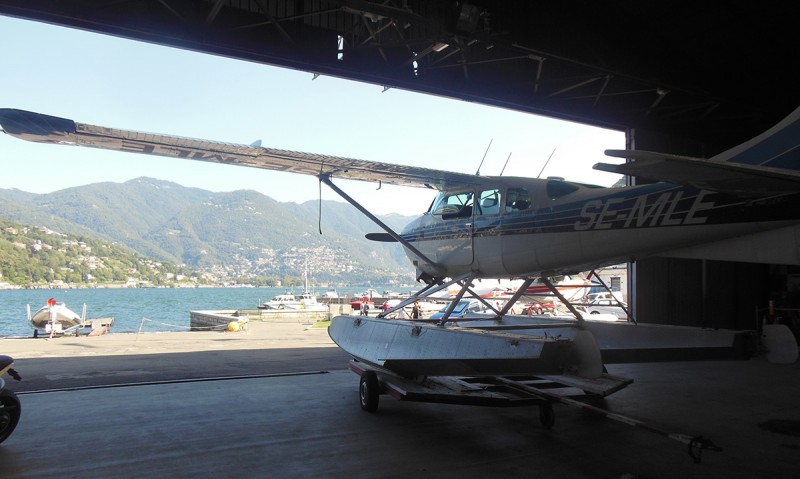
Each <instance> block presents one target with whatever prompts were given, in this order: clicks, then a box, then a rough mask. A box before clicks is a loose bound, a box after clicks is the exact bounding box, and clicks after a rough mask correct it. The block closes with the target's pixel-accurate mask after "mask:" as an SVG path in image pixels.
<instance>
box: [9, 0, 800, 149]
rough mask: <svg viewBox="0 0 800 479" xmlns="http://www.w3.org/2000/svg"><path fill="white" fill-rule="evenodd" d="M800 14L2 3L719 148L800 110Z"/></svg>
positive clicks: (509, 0) (582, 4) (614, 4)
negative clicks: (798, 24)
mask: <svg viewBox="0 0 800 479" xmlns="http://www.w3.org/2000/svg"><path fill="white" fill-rule="evenodd" d="M792 10H793V8H792V6H791V3H790V2H781V3H780V4H778V3H777V2H776V3H775V4H772V3H771V2H753V1H741V0H729V1H727V2H723V3H718V2H685V1H678V2H642V1H609V2H600V1H591V0H584V1H578V0H572V1H570V0H560V1H528V0H495V1H491V0H469V1H454V0H379V1H378V0H376V1H368V0H116V1H109V0H55V1H54V0H0V14H4V15H9V16H15V17H20V18H26V19H32V20H39V21H44V22H48V23H52V24H59V25H64V26H69V27H76V28H81V29H85V30H90V31H94V32H100V33H107V34H112V35H117V36H120V37H126V38H131V39H136V40H143V41H147V42H152V43H157V44H163V45H170V46H175V47H179V48H186V49H190V50H195V51H201V52H207V53H211V54H217V55H224V56H227V57H232V58H240V59H244V60H249V61H254V62H260V63H265V64H271V65H276V66H281V67H288V68H294V69H299V70H304V71H309V72H314V73H318V74H323V75H332V76H337V77H342V78H348V79H353V80H359V81H365V82H369V83H374V84H377V85H382V86H384V87H386V88H402V89H407V90H412V91H419V92H426V93H430V94H435V95H441V96H445V97H452V98H459V99H462V100H467V101H472V102H479V103H485V104H488V105H496V106H500V107H504V108H509V109H514V110H518V111H522V112H529V113H534V114H541V115H546V116H550V117H555V118H560V119H566V120H571V121H578V122H582V123H588V124H592V125H597V126H603V127H609V128H619V129H624V128H640V129H647V130H652V131H658V132H659V133H661V134H664V135H671V136H676V137H688V138H691V139H692V140H694V141H697V142H701V143H706V144H708V145H711V146H710V147H709V149H710V150H711V151H714V150H717V149H721V148H723V147H728V146H731V145H733V144H735V143H738V142H740V141H743V140H745V139H747V138H749V137H751V136H753V135H755V134H757V133H760V132H761V131H763V130H764V129H766V128H768V127H769V126H771V125H772V124H774V123H776V122H777V121H779V120H780V119H781V118H782V117H783V116H785V115H786V114H788V113H789V112H790V111H791V110H793V109H794V108H795V107H796V106H798V105H800V89H798V88H797V85H798V84H800V69H797V68H792V67H791V66H787V65H791V63H792V61H793V60H794V57H795V56H796V54H797V53H796V47H795V45H796V40H795V38H794V33H793V32H794V28H795V18H796V17H795V15H793V12H792ZM6 48H8V46H6ZM239 87H240V86H239V85H228V86H225V85H223V86H221V88H239Z"/></svg>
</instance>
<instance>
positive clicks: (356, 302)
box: [350, 296, 375, 311]
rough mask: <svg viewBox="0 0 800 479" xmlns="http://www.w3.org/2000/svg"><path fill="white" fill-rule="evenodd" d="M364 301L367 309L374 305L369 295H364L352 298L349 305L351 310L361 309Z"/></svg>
mask: <svg viewBox="0 0 800 479" xmlns="http://www.w3.org/2000/svg"><path fill="white" fill-rule="evenodd" d="M364 303H366V304H367V306H368V307H369V309H372V308H374V307H375V303H373V302H372V299H371V298H370V297H369V296H364V297H362V298H354V299H353V300H352V301H350V307H351V308H353V311H361V306H362V305H363V304H364Z"/></svg>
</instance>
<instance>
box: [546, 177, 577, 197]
mask: <svg viewBox="0 0 800 479" xmlns="http://www.w3.org/2000/svg"><path fill="white" fill-rule="evenodd" d="M577 190H578V187H577V186H575V185H572V184H570V183H565V182H563V181H558V180H552V181H548V182H547V197H548V198H550V199H551V200H557V199H559V198H561V197H562V196H566V195H568V194H570V193H574V192H575V191H577Z"/></svg>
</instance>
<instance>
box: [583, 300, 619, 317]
mask: <svg viewBox="0 0 800 479" xmlns="http://www.w3.org/2000/svg"><path fill="white" fill-rule="evenodd" d="M622 305H623V306H625V308H626V309H627V307H628V305H627V304H626V303H622ZM586 312H588V313H589V314H613V315H614V316H616V317H617V319H625V320H627V319H628V315H627V314H626V313H625V310H624V309H622V308H620V307H619V303H617V302H616V301H615V300H613V299H595V300H594V301H592V302H591V303H589V304H588V305H587V306H586Z"/></svg>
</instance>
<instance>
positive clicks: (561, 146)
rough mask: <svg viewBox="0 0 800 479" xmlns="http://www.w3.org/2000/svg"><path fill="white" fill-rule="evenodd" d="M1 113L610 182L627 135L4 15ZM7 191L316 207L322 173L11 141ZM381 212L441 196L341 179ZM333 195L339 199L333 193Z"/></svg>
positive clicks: (415, 208)
mask: <svg viewBox="0 0 800 479" xmlns="http://www.w3.org/2000/svg"><path fill="white" fill-rule="evenodd" d="M0 45H3V49H2V53H0V58H2V65H3V73H2V75H0V98H2V101H0V107H3V108H19V109H24V110H31V111H37V112H40V113H46V114H49V115H55V116H61V117H65V118H70V119H73V120H75V121H78V122H82V123H90V124H94V125H101V126H108V127H115V128H124V129H131V130H139V131H148V132H155V133H163V134H171V135H179V136H185V137H191V138H202V139H209V140H218V141H226V142H231V143H244V144H250V143H252V142H253V141H255V140H257V139H260V140H262V144H263V145H264V146H269V147H275V148H285V149H290V150H297V151H305V152H313V153H324V154H330V155H337V156H345V157H351V158H359V159H365V160H374V161H385V162H389V163H398V164H406V165H418V166H425V167H429V168H437V169H442V170H452V171H460V172H466V173H474V172H475V171H476V170H477V168H478V165H479V164H480V161H481V158H482V157H483V155H484V152H485V151H486V147H487V145H488V144H489V142H490V141H492V146H491V148H490V149H489V152H488V154H487V156H486V160H485V161H484V165H483V167H482V168H481V173H482V174H485V175H493V174H494V175H496V174H499V173H500V171H501V169H502V168H503V164H504V163H505V162H506V158H507V157H508V155H509V153H511V159H510V161H509V164H508V166H507V167H506V170H505V172H504V175H506V176H532V177H535V176H537V175H538V174H539V171H540V170H541V168H542V167H543V166H544V163H545V161H546V160H547V158H548V156H549V155H550V153H551V152H552V151H553V150H554V149H555V154H554V155H553V159H552V160H551V161H550V164H549V165H548V167H547V168H546V169H545V172H544V175H543V176H563V177H565V178H567V179H568V180H573V181H582V182H588V183H594V184H599V185H605V186H609V185H611V184H613V183H614V182H615V181H616V180H617V178H618V177H616V176H615V175H612V174H609V173H602V172H597V171H594V170H592V169H591V166H592V165H593V164H594V163H597V162H599V161H608V162H618V160H614V159H611V158H608V157H605V156H604V155H603V150H605V149H609V148H612V149H622V148H624V135H623V134H622V133H621V132H616V131H611V130H604V129H598V128H593V127H589V126H585V125H579V124H575V123H568V122H564V121H559V120H554V119H550V118H545V117H539V116H534V115H529V114H523V113H517V112H513V111H509V110H504V109H500V108H494V107H487V106H481V105H477V104H473V103H468V102H464V101H459V100H452V99H447V98H441V97H435V96H431V95H423V94H419V93H412V92H408V91H403V90H398V89H389V90H387V91H383V88H382V87H381V86H379V85H371V84H366V83H359V82H354V81H348V80H341V79H337V78H332V77H326V76H320V77H317V78H316V79H313V75H312V74H311V73H309V72H301V71H295V70H289V69H284V68H277V67H271V66H266V65H260V64H255V63H249V62H243V61H238V60H232V59H227V58H222V57H215V56H210V55H204V54H200V53H194V52H189V51H184V50H178V49H173V48H167V47H162V46H157V45H151V44H147V43H141V42H133V41H129V40H124V39H119V38H115V37H111V36H107V35H98V34H93V33H87V32H83V31H79V30H74V29H67V28H62V27H55V26H51V25H47V24H43V23H36V22H30V21H24V20H17V19H13V18H9V17H3V16H0ZM0 161H2V173H0V188H18V189H21V190H24V191H30V192H34V193H47V192H52V191H55V190H59V189H63V188H68V187H71V186H77V185H83V184H88V183H96V182H101V181H112V182H123V181H127V180H129V179H132V178H137V177H140V176H149V177H154V178H160V179H164V180H169V181H174V182H176V183H179V184H181V185H184V186H192V187H198V188H203V189H208V190H212V191H233V190H237V189H252V190H256V191H259V192H261V193H264V194H266V195H269V196H271V197H273V198H275V199H277V200H279V201H293V202H298V203H299V202H304V201H308V200H316V199H317V198H318V195H319V188H318V182H317V180H316V178H313V177H310V176H302V175H294V174H290V173H281V172H270V171H262V170H255V169H250V168H241V167H232V166H224V165H213V164H205V163H201V162H192V161H187V160H179V159H168V158H160V157H147V156H143V155H132V154H123V153H114V152H107V151H101V150H93V149H89V148H72V147H58V146H48V145H38V144H34V143H28V142H23V141H20V140H17V139H15V138H12V137H9V136H7V135H0ZM339 185H340V186H341V187H342V188H343V189H344V190H345V191H347V192H348V193H349V194H350V195H351V196H353V197H355V198H356V199H357V200H359V201H360V202H362V203H363V204H364V205H365V206H366V207H367V208H368V209H370V210H371V211H373V212H375V213H379V214H386V213H390V212H396V213H402V214H407V215H412V214H418V213H422V212H423V211H424V210H425V209H426V208H427V206H428V204H429V203H430V201H431V199H432V197H433V193H432V192H430V191H425V190H422V189H417V188H400V187H389V186H384V187H383V188H381V189H380V190H377V185H373V184H369V183H363V182H355V181H340V182H339ZM323 198H325V199H332V200H340V198H339V197H338V196H337V195H336V194H335V193H333V192H331V191H330V190H328V189H327V188H325V187H323Z"/></svg>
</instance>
